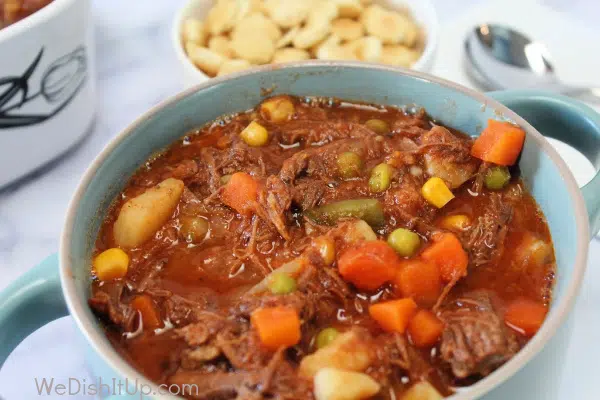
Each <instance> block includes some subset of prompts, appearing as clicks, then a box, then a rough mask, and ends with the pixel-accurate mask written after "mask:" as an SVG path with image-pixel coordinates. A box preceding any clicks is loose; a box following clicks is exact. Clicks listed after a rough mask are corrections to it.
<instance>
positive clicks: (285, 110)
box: [260, 97, 296, 124]
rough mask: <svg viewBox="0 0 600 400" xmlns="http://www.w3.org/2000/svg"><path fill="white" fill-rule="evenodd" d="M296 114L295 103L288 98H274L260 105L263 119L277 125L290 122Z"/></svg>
mask: <svg viewBox="0 0 600 400" xmlns="http://www.w3.org/2000/svg"><path fill="white" fill-rule="evenodd" d="M295 112H296V108H295V107H294V103H292V101H291V100H290V99H288V98H287V97H273V98H271V99H269V100H266V101H265V102H264V103H262V104H261V105H260V114H261V115H262V116H263V118H265V119H267V120H269V121H271V122H275V123H276V124H277V123H280V122H285V121H287V120H289V119H290V118H292V116H293V115H294V113H295Z"/></svg>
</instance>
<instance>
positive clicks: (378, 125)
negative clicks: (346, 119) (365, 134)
mask: <svg viewBox="0 0 600 400" xmlns="http://www.w3.org/2000/svg"><path fill="white" fill-rule="evenodd" d="M365 126H366V127H367V128H369V129H370V130H372V131H373V132H375V133H378V134H380V135H385V134H386V133H389V132H390V126H389V125H388V123H387V122H385V121H384V120H381V119H376V118H375V119H370V120H368V121H367V122H365Z"/></svg>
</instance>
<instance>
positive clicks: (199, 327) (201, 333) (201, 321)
mask: <svg viewBox="0 0 600 400" xmlns="http://www.w3.org/2000/svg"><path fill="white" fill-rule="evenodd" d="M226 325H227V321H226V320H225V318H224V317H223V316H221V315H219V314H215V313H210V312H206V313H203V314H202V315H201V316H200V317H199V318H198V321H197V322H195V323H193V324H189V325H186V326H184V327H183V328H180V329H176V330H175V333H176V334H177V335H179V336H180V337H182V338H183V339H184V340H185V342H186V343H187V344H188V345H189V346H193V347H195V346H200V345H203V344H205V343H207V342H208V341H209V339H211V338H212V337H214V335H216V334H217V332H219V331H221V330H222V329H223V328H224V327H225V326H226Z"/></svg>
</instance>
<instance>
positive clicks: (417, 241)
mask: <svg viewBox="0 0 600 400" xmlns="http://www.w3.org/2000/svg"><path fill="white" fill-rule="evenodd" d="M387 242H388V244H389V245H390V246H392V248H393V249H394V250H396V252H397V253H398V254H400V255H401V256H402V257H411V256H413V255H414V254H415V253H416V252H417V250H419V247H421V238H420V237H419V235H417V234H416V233H414V232H412V231H409V230H408V229H404V228H398V229H396V230H395V231H393V232H392V233H390V235H389V236H388V239H387Z"/></svg>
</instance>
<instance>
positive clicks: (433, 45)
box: [171, 0, 440, 83]
mask: <svg viewBox="0 0 600 400" xmlns="http://www.w3.org/2000/svg"><path fill="white" fill-rule="evenodd" d="M200 1H204V0H187V1H186V2H185V3H184V4H183V6H181V7H179V9H178V10H177V12H176V13H175V16H174V18H173V22H172V24H171V44H172V46H173V50H174V51H175V55H176V56H177V60H178V61H179V63H180V64H181V65H182V66H183V69H184V71H185V73H186V74H187V76H193V77H194V78H195V79H196V81H197V82H198V83H199V82H204V81H205V80H207V79H213V78H211V77H210V76H208V75H207V74H205V73H204V72H203V71H201V70H200V69H199V68H198V67H196V66H195V65H194V63H192V61H191V60H190V59H189V58H188V56H187V55H186V53H185V49H184V48H183V41H182V40H181V28H182V25H183V22H184V19H185V18H186V15H187V14H188V12H189V11H190V10H191V9H192V8H193V7H194V6H195V4H196V3H198V2H200ZM419 4H420V7H422V8H423V10H424V11H425V13H426V14H428V15H429V16H430V17H431V22H430V23H429V24H428V25H426V26H425V25H424V26H425V27H426V29H427V38H426V42H425V48H424V49H423V53H422V54H421V56H420V57H419V59H418V60H417V61H416V62H415V64H414V65H413V66H412V67H411V69H414V70H416V71H423V72H424V69H423V68H425V67H427V65H428V64H430V63H431V62H432V61H433V58H434V57H435V52H436V50H437V46H438V41H439V32H440V20H439V17H438V14H437V10H436V8H435V6H434V5H433V2H432V1H431V0H420V1H419ZM408 8H410V7H408ZM411 11H412V10H411ZM312 60H315V59H312ZM309 61H310V60H309ZM265 65H268V64H265Z"/></svg>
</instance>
